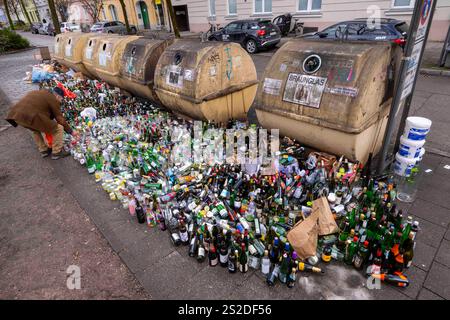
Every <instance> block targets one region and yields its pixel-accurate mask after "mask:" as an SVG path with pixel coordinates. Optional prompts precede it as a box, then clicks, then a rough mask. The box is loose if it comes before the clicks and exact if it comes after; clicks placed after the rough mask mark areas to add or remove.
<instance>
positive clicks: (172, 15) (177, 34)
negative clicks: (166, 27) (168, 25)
mask: <svg viewBox="0 0 450 320" xmlns="http://www.w3.org/2000/svg"><path fill="white" fill-rule="evenodd" d="M166 5H167V8H168V9H169V16H170V21H172V26H173V33H175V37H177V38H181V36H180V31H178V26H177V21H176V20H175V12H174V11H173V7H172V1H171V0H166Z"/></svg>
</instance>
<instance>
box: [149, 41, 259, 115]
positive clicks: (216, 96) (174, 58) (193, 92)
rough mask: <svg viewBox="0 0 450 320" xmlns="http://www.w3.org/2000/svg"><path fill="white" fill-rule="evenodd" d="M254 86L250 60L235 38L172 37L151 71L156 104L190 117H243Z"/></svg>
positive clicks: (250, 102)
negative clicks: (213, 40) (153, 77)
mask: <svg viewBox="0 0 450 320" xmlns="http://www.w3.org/2000/svg"><path fill="white" fill-rule="evenodd" d="M257 87H258V81H257V76H256V69H255V65H254V64H253V61H252V59H251V57H250V56H249V55H248V54H247V52H246V51H245V50H244V49H242V47H241V46H240V45H238V44H235V43H223V42H205V43H202V42H199V41H198V40H178V41H176V42H175V43H174V44H173V45H171V46H170V47H168V48H167V49H166V50H165V51H164V53H163V54H162V56H161V58H160V59H159V61H158V64H157V66H156V71H155V91H156V94H157V95H158V98H159V99H160V101H161V102H162V104H163V105H164V106H165V107H167V108H168V109H171V110H172V111H174V112H175V113H178V114H182V115H187V116H188V117H190V118H193V119H201V120H212V121H215V122H217V123H225V122H226V121H227V120H228V119H245V118H246V116H247V111H248V109H249V108H250V106H251V105H252V103H253V100H254V98H255V95H256V90H257Z"/></svg>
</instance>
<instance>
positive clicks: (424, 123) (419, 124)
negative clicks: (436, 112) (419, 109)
mask: <svg viewBox="0 0 450 320" xmlns="http://www.w3.org/2000/svg"><path fill="white" fill-rule="evenodd" d="M406 122H408V124H409V125H410V126H411V127H416V128H421V129H429V128H430V127H431V124H432V121H431V120H430V119H427V118H423V117H408V118H406Z"/></svg>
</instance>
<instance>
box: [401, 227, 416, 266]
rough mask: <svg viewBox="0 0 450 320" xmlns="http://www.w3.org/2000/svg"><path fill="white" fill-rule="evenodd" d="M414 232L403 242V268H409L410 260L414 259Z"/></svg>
mask: <svg viewBox="0 0 450 320" xmlns="http://www.w3.org/2000/svg"><path fill="white" fill-rule="evenodd" d="M413 239H414V232H412V231H411V232H410V233H409V237H408V239H406V240H405V242H403V246H402V249H403V260H404V265H405V268H409V267H411V264H412V259H413V257H414V240H413Z"/></svg>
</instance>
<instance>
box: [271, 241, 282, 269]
mask: <svg viewBox="0 0 450 320" xmlns="http://www.w3.org/2000/svg"><path fill="white" fill-rule="evenodd" d="M278 246H279V240H278V237H275V239H274V240H273V245H272V250H271V251H270V256H269V257H270V262H272V263H277V262H278V260H279V258H280V248H279V247H278Z"/></svg>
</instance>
